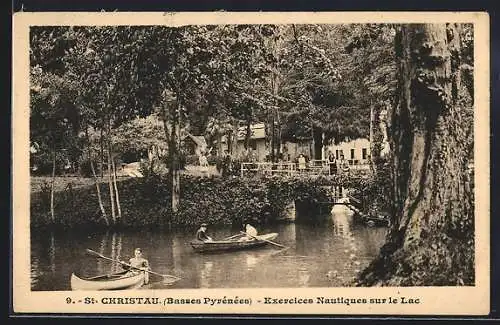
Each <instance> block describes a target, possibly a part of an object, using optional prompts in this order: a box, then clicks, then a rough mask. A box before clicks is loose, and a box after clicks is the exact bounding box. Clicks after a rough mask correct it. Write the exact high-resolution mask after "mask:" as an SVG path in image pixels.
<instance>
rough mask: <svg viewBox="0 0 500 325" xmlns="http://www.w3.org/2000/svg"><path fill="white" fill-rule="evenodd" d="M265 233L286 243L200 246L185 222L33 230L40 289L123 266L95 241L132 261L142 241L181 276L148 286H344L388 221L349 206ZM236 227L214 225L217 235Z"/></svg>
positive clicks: (165, 269)
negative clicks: (375, 224)
mask: <svg viewBox="0 0 500 325" xmlns="http://www.w3.org/2000/svg"><path fill="white" fill-rule="evenodd" d="M258 230H259V233H261V234H263V233H268V232H277V233H278V234H279V236H278V237H277V238H276V239H275V241H276V242H278V243H280V244H282V245H284V246H286V247H287V248H286V249H281V248H278V247H276V246H272V245H267V246H265V247H261V248H256V249H252V250H246V251H237V252H225V253H216V254H198V253H195V252H194V251H193V250H192V248H191V247H190V245H189V241H190V240H192V238H193V233H192V232H185V231H182V230H173V231H165V230H157V231H139V232H132V231H129V232H127V231H124V232H100V233H85V234H82V233H79V232H70V233H52V234H50V235H49V236H43V235H37V234H35V235H34V236H33V237H32V245H31V247H32V248H31V254H32V257H31V277H32V283H31V286H32V289H33V290H69V289H70V288H69V276H70V275H71V273H72V272H75V273H76V274H78V275H81V276H95V275H98V274H108V273H112V272H116V271H119V270H121V266H120V265H119V263H114V262H111V261H109V260H104V259H101V258H96V257H95V256H91V255H88V254H85V249H86V248H90V249H92V250H95V251H98V252H99V253H101V254H102V255H104V256H107V257H109V258H111V259H115V260H125V261H128V259H129V258H131V257H132V255H133V251H134V248H135V247H141V248H142V249H143V252H144V257H145V258H147V259H148V260H149V262H150V264H151V268H152V270H153V271H155V272H158V273H160V274H172V275H176V276H180V277H181V278H182V280H181V281H178V282H177V283H175V284H174V285H173V286H170V287H167V286H166V285H165V284H164V283H163V282H162V281H161V280H162V279H161V278H159V277H155V276H151V277H150V281H151V284H150V285H148V286H147V287H145V289H164V288H241V287H248V288H252V287H253V288H258V287H261V288H266V287H320V286H341V285H343V283H344V282H345V281H346V280H349V279H351V278H352V277H353V276H354V275H355V274H356V273H357V272H359V271H360V270H362V269H363V268H364V267H365V266H367V265H368V263H369V262H370V261H371V259H372V258H373V257H374V256H376V254H377V253H378V249H379V247H380V246H381V245H382V244H383V242H384V240H385V232H386V230H385V228H367V227H363V226H361V227H358V226H355V225H353V224H352V217H351V216H349V214H348V213H340V212H338V213H334V214H332V217H331V219H330V220H327V221H326V222H325V223H324V224H321V225H304V224H293V223H292V224H281V225H273V226H266V227H261V228H259V229H258ZM233 233H234V230H231V229H229V228H224V229H222V228H221V229H217V230H216V229H213V233H212V235H213V236H214V237H215V238H224V237H227V236H229V235H231V234H233Z"/></svg>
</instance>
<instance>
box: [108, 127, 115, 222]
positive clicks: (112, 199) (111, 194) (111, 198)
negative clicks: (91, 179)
mask: <svg viewBox="0 0 500 325" xmlns="http://www.w3.org/2000/svg"><path fill="white" fill-rule="evenodd" d="M110 129H111V128H110V127H109V124H108V130H107V132H106V135H107V137H108V139H106V144H107V145H106V153H107V158H108V168H107V171H108V188H109V201H110V204H111V220H112V221H113V224H116V208H115V193H114V192H115V191H114V189H113V176H112V174H113V170H112V163H111V161H112V159H113V158H112V157H111V151H110V145H109V142H110V141H111V140H110V138H111V132H110Z"/></svg>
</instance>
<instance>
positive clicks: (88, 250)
mask: <svg viewBox="0 0 500 325" xmlns="http://www.w3.org/2000/svg"><path fill="white" fill-rule="evenodd" d="M85 252H86V253H87V254H89V255H93V256H98V257H100V256H101V254H99V253H97V252H95V251H93V250H91V249H88V248H87V249H86V250H85Z"/></svg>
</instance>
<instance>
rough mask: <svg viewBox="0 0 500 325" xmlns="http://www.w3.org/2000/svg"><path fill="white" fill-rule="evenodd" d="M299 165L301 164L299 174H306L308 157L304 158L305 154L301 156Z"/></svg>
mask: <svg viewBox="0 0 500 325" xmlns="http://www.w3.org/2000/svg"><path fill="white" fill-rule="evenodd" d="M298 163H299V172H300V173H303V172H305V171H306V157H304V155H303V154H300V156H299V159H298Z"/></svg>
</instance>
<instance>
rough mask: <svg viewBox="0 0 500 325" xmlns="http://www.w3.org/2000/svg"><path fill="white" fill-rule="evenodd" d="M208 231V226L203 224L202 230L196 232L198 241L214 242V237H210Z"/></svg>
mask: <svg viewBox="0 0 500 325" xmlns="http://www.w3.org/2000/svg"><path fill="white" fill-rule="evenodd" d="M206 231H207V224H206V223H202V224H201V226H200V229H198V231H196V239H197V240H199V241H203V242H210V241H213V239H212V237H210V236H208V235H207V233H206Z"/></svg>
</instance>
